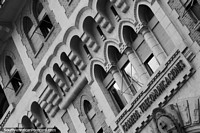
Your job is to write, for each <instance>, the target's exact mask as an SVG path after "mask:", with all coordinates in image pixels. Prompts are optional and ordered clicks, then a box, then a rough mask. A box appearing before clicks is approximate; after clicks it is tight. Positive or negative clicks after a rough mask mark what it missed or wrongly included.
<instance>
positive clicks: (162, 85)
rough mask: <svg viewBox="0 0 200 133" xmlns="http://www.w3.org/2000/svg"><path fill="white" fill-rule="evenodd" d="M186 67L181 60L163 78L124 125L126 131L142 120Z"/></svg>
mask: <svg viewBox="0 0 200 133" xmlns="http://www.w3.org/2000/svg"><path fill="white" fill-rule="evenodd" d="M185 67H186V65H185V64H184V62H183V61H182V60H179V61H178V62H177V63H176V65H174V66H173V68H172V69H171V70H170V71H169V72H168V73H167V74H166V76H164V78H162V80H161V81H160V82H159V83H158V84H157V86H156V87H155V88H154V89H153V90H152V91H151V92H150V93H149V94H148V95H147V96H146V98H145V100H143V102H142V103H141V104H140V105H139V108H138V109H137V110H135V111H134V113H132V115H131V116H130V117H129V118H128V120H127V121H126V122H125V123H124V124H123V125H122V128H123V130H124V131H128V129H129V128H130V127H131V126H132V125H133V124H135V123H136V121H137V120H138V119H139V118H140V116H141V113H144V112H145V111H146V110H147V109H148V108H149V107H150V106H151V104H152V103H153V102H154V101H155V100H156V99H157V98H158V97H159V96H160V95H161V94H162V93H163V91H164V90H165V89H166V88H167V87H168V86H169V85H170V84H171V83H172V81H173V80H174V79H175V78H176V77H177V76H178V74H179V73H180V72H181V71H183V69H184V68H185Z"/></svg>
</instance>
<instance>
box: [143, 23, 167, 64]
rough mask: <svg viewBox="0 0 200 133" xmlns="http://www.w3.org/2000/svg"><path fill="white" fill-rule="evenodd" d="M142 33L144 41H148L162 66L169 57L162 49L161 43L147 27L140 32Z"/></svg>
mask: <svg viewBox="0 0 200 133" xmlns="http://www.w3.org/2000/svg"><path fill="white" fill-rule="evenodd" d="M140 32H141V33H142V35H143V37H144V40H145V41H146V43H147V44H148V46H149V47H150V49H151V50H152V52H153V54H154V56H155V57H156V59H157V60H158V62H159V63H160V64H162V63H163V62H164V61H165V59H166V57H167V56H166V54H165V52H164V50H163V49H162V47H161V46H160V44H159V42H158V41H157V39H156V38H155V36H154V35H153V33H152V32H151V31H150V30H149V29H148V27H146V26H144V27H143V28H142V29H141V30H140Z"/></svg>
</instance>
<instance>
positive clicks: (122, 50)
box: [119, 43, 129, 54]
mask: <svg viewBox="0 0 200 133" xmlns="http://www.w3.org/2000/svg"><path fill="white" fill-rule="evenodd" d="M128 47H129V46H128V45H127V44H124V43H122V44H121V45H120V48H119V49H120V53H121V54H122V53H124V51H125V50H126V49H127V48H128Z"/></svg>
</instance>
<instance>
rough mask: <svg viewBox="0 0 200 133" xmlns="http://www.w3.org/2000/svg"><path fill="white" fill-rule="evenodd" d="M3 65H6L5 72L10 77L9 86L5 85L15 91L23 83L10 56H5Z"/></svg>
mask: <svg viewBox="0 0 200 133" xmlns="http://www.w3.org/2000/svg"><path fill="white" fill-rule="evenodd" d="M5 66H6V71H7V74H8V76H9V78H10V81H9V83H8V85H9V84H10V83H11V86H7V87H11V88H13V89H14V91H15V93H17V92H18V91H19V89H20V88H21V87H22V85H23V83H22V80H21V77H20V75H19V72H18V70H17V68H16V66H15V64H14V62H13V60H12V58H11V57H10V56H6V59H5Z"/></svg>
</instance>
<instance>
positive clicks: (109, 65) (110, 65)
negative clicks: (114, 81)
mask: <svg viewBox="0 0 200 133" xmlns="http://www.w3.org/2000/svg"><path fill="white" fill-rule="evenodd" d="M117 71H118V70H117V67H116V65H115V64H114V63H107V64H106V72H111V74H114V73H115V72H117Z"/></svg>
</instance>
